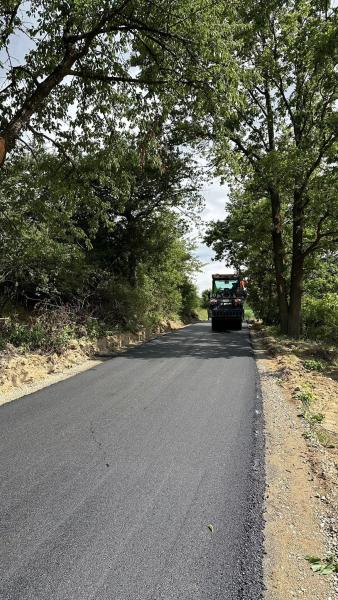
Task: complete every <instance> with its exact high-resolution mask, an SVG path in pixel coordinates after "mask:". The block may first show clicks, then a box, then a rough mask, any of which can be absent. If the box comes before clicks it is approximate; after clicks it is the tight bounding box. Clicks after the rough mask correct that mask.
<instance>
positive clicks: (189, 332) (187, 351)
mask: <svg viewBox="0 0 338 600" xmlns="http://www.w3.org/2000/svg"><path fill="white" fill-rule="evenodd" d="M252 355H253V353H252V349H251V345H250V340H249V335H248V330H247V328H246V327H244V328H243V330H242V331H231V330H226V331H217V332H214V331H211V325H210V322H208V321H205V322H202V323H196V324H194V325H190V326H188V327H185V328H184V329H180V330H178V331H175V332H173V333H169V334H166V335H164V336H162V337H159V338H156V339H155V340H152V341H150V342H148V343H146V344H143V345H142V346H139V347H137V348H133V349H132V350H129V351H128V352H126V353H125V354H123V355H122V356H123V357H124V358H128V359H131V358H141V359H142V358H143V359H145V360H148V359H150V358H157V359H158V358H162V359H163V358H180V357H182V358H183V357H188V356H190V357H193V358H201V359H204V360H205V359H206V360H210V359H212V358H233V357H249V356H250V357H251V356H252ZM122 356H121V358H122Z"/></svg>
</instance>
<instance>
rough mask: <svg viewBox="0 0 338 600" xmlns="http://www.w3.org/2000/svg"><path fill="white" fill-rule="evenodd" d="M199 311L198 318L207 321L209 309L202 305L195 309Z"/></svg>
mask: <svg viewBox="0 0 338 600" xmlns="http://www.w3.org/2000/svg"><path fill="white" fill-rule="evenodd" d="M195 311H196V313H197V318H198V320H199V321H207V320H208V311H207V309H206V308H202V307H201V306H200V307H198V308H196V309H195Z"/></svg>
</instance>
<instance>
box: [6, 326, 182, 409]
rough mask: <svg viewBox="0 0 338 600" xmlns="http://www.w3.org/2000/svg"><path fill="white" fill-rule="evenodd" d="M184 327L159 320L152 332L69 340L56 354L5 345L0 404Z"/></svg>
mask: <svg viewBox="0 0 338 600" xmlns="http://www.w3.org/2000/svg"><path fill="white" fill-rule="evenodd" d="M181 327H184V324H183V323H182V322H180V321H163V322H162V323H161V324H160V325H159V326H158V327H157V328H156V329H154V330H147V329H142V330H140V331H138V332H136V333H124V332H120V333H116V334H114V335H110V336H104V337H101V338H99V339H94V340H90V339H87V338H82V339H79V340H72V341H70V342H69V343H68V344H67V347H66V348H65V349H64V350H63V351H62V352H60V353H52V354H51V353H49V354H47V353H41V352H23V351H21V352H20V350H18V349H16V348H14V347H13V346H10V345H8V346H7V348H6V350H4V351H3V352H1V353H0V404H4V403H5V402H10V401H11V400H15V399H16V398H20V397H21V396H25V395H27V394H31V393H33V392H35V391H37V390H39V389H41V388H43V387H46V386H48V385H51V384H52V383H56V382H57V381H60V380H62V379H66V378H67V377H72V376H73V375H75V374H77V373H80V372H81V371H85V370H86V369H90V368H92V367H94V366H95V365H97V364H99V363H100V362H102V361H103V360H104V359H106V358H109V357H111V356H113V355H114V354H115V353H116V352H123V351H124V350H126V349H127V348H129V347H131V346H135V345H137V344H141V343H143V342H146V341H148V340H150V339H152V338H153V337H155V336H157V335H160V334H163V333H166V332H168V331H173V330H175V329H179V328H181Z"/></svg>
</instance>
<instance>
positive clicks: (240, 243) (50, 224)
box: [0, 0, 338, 336]
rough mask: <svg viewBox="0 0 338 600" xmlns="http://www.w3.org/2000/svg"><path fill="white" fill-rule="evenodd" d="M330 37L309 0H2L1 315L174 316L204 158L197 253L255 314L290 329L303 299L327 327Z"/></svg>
mask: <svg viewBox="0 0 338 600" xmlns="http://www.w3.org/2000/svg"><path fill="white" fill-rule="evenodd" d="M336 39H337V22H336V10H335V9H334V8H332V6H331V3H330V2H325V3H323V2H319V1H317V0H287V1H286V0H285V1H284V0H260V1H259V2H256V3H248V2H245V1H243V0H234V1H233V2H229V3H225V2H223V1H221V0H216V1H215V2H210V3H206V2H203V1H202V0H173V1H172V2H170V3H168V2H165V1H163V0H155V1H154V2H151V3H149V2H145V1H144V0H121V1H118V0H116V1H115V0H114V1H113V2H111V1H109V2H108V1H103V2H102V0H101V1H100V2H99V1H98V0H81V2H78V1H75V0H44V1H42V0H29V1H28V2H26V1H25V2H24V1H20V0H7V2H5V3H1V6H0V69H1V84H0V109H1V111H0V167H1V172H0V186H1V196H0V208H1V211H0V226H1V230H0V242H1V248H0V307H1V310H2V313H3V314H7V313H8V312H10V311H13V310H16V311H18V312H20V311H21V312H22V314H23V315H25V314H26V315H27V314H28V315H29V314H31V312H32V311H35V312H36V311H37V310H41V307H42V306H44V307H45V310H46V307H49V309H51V307H55V306H56V307H60V306H67V307H72V310H73V311H74V313H76V314H77V317H76V319H75V320H77V321H76V322H79V323H80V321H81V318H82V317H80V316H79V315H80V313H81V311H82V313H85V314H86V315H87V316H90V315H91V317H94V318H95V319H104V320H105V321H106V322H107V323H108V322H109V323H110V324H111V325H112V326H115V325H117V324H119V325H123V326H125V327H131V328H133V327H136V326H138V325H139V324H148V323H150V324H151V323H153V322H155V321H158V320H159V319H161V318H163V317H168V316H170V315H173V314H181V315H185V316H189V315H190V314H191V312H192V311H193V310H194V308H195V307H197V304H198V300H197V295H196V290H195V288H194V286H193V284H192V283H191V279H190V275H191V272H192V270H193V269H194V268H195V267H196V264H195V262H194V260H193V259H192V256H191V248H190V246H189V243H188V242H187V241H186V236H185V234H186V232H187V229H188V227H189V224H191V221H192V220H193V219H194V218H196V214H198V210H199V208H200V206H201V198H200V186H201V182H202V177H201V172H200V170H201V169H199V168H198V161H196V162H195V161H194V160H193V155H194V153H195V152H196V153H198V152H200V151H201V150H204V152H205V153H206V154H207V156H208V158H209V163H210V164H212V166H213V167H214V173H215V174H217V175H220V176H221V177H222V178H223V180H226V181H227V183H228V185H229V187H230V189H231V194H230V196H229V203H228V206H227V216H226V218H225V220H224V221H219V222H217V223H213V224H211V225H210V226H209V229H208V232H207V235H206V241H207V243H208V244H209V245H210V246H212V247H213V248H214V250H215V252H216V256H217V257H218V258H221V259H223V258H225V259H226V261H227V264H229V265H231V267H232V268H236V269H237V270H238V271H245V273H246V274H247V275H249V276H250V304H251V306H252V307H253V308H254V309H255V311H256V313H257V314H258V315H259V316H261V317H262V318H263V319H264V320H265V321H267V322H268V323H279V324H280V326H281V329H282V331H283V332H284V333H288V334H289V335H292V336H298V335H300V333H301V331H302V308H303V316H304V331H306V332H307V333H308V334H311V335H317V334H316V331H317V332H322V333H321V334H323V335H324V333H323V332H325V335H326V336H327V332H328V331H329V330H330V329H331V328H332V326H333V325H334V322H335V318H336V316H335V315H336V313H335V310H336V309H335V308H334V307H335V306H336V302H335V300H334V298H336V296H334V294H336V293H337V290H336V288H335V285H334V284H332V279H335V281H336V272H334V273H333V274H332V268H333V267H332V265H334V262H335V259H336V254H335V252H336V250H335V249H336V242H337V237H338V233H337V226H336V223H337V217H338V214H337V213H338V206H337V197H338V195H337V164H336V154H335V151H336V147H337V146H336V144H337V116H336V110H335V106H336V105H335V98H336V92H337V90H336V74H335V63H336ZM318 279H320V280H322V281H323V282H324V283H323V285H321V286H317V287H316V285H315V283H314V282H315V281H318ZM304 294H305V300H304ZM324 295H325V301H324V298H323V296H324ZM318 302H322V303H323V306H324V304H325V306H326V307H328V306H330V307H332V310H331V308H330V310H329V309H328V308H327V309H323V310H321V309H320V308H319V305H318V304H316V303H318ZM205 303H206V298H204V304H205ZM39 307H40V308H39ZM75 307H76V308H75ZM67 310H68V309H67ZM332 311H333V312H332ZM319 313H320V314H321V315H322V316H321V317H320V318H319V316H318V318H316V314H318V315H319ZM327 315H331V316H330V317H329V316H327ZM326 317H327V318H328V319H329V321H328V322H326V321H325V319H326ZM39 318H40V317H39ZM74 318H75V317H74ZM323 319H324V321H325V323H324V322H323ZM80 325H81V323H80ZM80 325H79V326H80ZM14 329H15V328H14ZM13 331H14V330H13ZM13 335H14V333H13ZM15 335H16V334H15Z"/></svg>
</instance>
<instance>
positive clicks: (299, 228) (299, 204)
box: [288, 190, 304, 338]
mask: <svg viewBox="0 0 338 600" xmlns="http://www.w3.org/2000/svg"><path fill="white" fill-rule="evenodd" d="M292 217H293V231H292V267H291V280H290V303H289V315H288V335H290V336H291V337H296V338H297V337H299V336H300V335H301V332H302V296H303V279H304V253H303V233H304V208H303V201H302V194H301V193H300V192H299V191H298V190H296V191H295V193H294V200H293V211H292Z"/></svg>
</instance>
